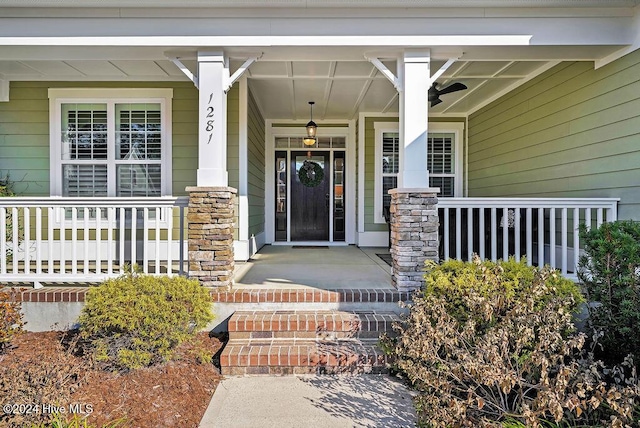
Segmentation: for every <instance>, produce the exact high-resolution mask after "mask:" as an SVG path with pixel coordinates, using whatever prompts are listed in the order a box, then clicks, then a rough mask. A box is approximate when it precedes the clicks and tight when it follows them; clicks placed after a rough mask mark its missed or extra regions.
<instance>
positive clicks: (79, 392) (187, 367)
mask: <svg viewBox="0 0 640 428" xmlns="http://www.w3.org/2000/svg"><path fill="white" fill-rule="evenodd" d="M195 340H196V341H198V342H200V346H206V348H207V349H208V350H210V351H211V352H212V353H216V352H218V351H219V350H220V348H221V347H222V343H221V342H220V341H219V340H218V339H216V338H210V337H208V335H207V334H206V333H199V334H198V335H197V337H196V339H195ZM13 345H14V347H13V349H9V350H8V351H6V352H5V353H4V354H2V355H0V396H2V395H5V394H7V393H8V395H14V394H15V391H16V389H17V388H20V389H23V390H25V391H28V393H26V394H24V393H23V394H22V395H14V398H15V397H16V396H17V397H23V398H18V399H23V400H31V401H32V402H33V403H34V404H49V403H53V402H55V401H58V404H59V405H62V406H65V407H67V408H68V406H69V405H76V406H77V405H78V404H79V405H82V406H83V407H82V408H84V409H85V412H83V413H82V414H81V415H82V416H86V418H87V421H88V423H89V425H92V426H98V427H101V426H103V425H105V424H109V423H113V422H114V421H122V422H121V424H120V425H118V426H123V427H150V428H151V427H154V428H156V427H177V426H179V427H197V426H198V424H199V423H200V420H201V419H202V415H203V414H204V411H205V410H206V408H207V406H208V405H209V401H210V400H211V396H212V395H213V392H214V391H215V388H216V386H217V385H218V383H219V381H220V379H221V377H220V374H219V370H218V369H217V368H216V367H215V366H214V365H213V364H212V363H205V364H202V363H199V362H197V358H196V356H195V352H194V348H196V345H195V344H194V343H190V344H185V345H183V346H181V347H180V349H179V350H178V352H177V353H176V358H174V360H172V361H171V362H169V363H166V364H163V365H159V366H154V367H149V368H144V369H139V370H134V371H131V372H128V373H124V374H118V373H111V372H106V371H103V370H100V369H99V368H96V367H94V366H93V365H92V364H90V362H89V361H88V359H87V358H85V357H81V356H77V355H73V354H72V353H71V352H69V351H68V350H67V349H66V346H65V338H64V334H63V333H62V332H44V333H30V332H27V333H24V334H22V335H20V336H18V337H17V338H15V339H14V341H13ZM40 365H41V366H42V367H40ZM27 372H28V373H29V374H28V375H27V376H24V378H23V377H22V376H21V373H27ZM30 383H31V384H32V385H29V384H30ZM34 383H35V384H36V385H33V384H34ZM23 386H24V388H23ZM6 400H7V397H3V398H0V404H2V405H5V404H7V403H5V401H6ZM38 400H40V401H43V402H42V403H38ZM61 400H64V401H68V403H65V402H61ZM16 404H21V403H16ZM88 406H90V407H91V408H92V410H93V411H92V412H90V413H89V412H87V411H86V409H88V408H89V407H88ZM76 408H77V407H76ZM3 418H4V419H3ZM43 418H44V415H43V414H42V413H40V415H36V417H35V420H34V419H33V418H31V419H29V417H25V418H7V416H6V415H4V414H3V413H0V426H22V425H23V424H25V423H31V422H39V421H42V420H44V419H43Z"/></svg>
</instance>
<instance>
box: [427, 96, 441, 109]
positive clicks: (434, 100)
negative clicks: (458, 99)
mask: <svg viewBox="0 0 640 428" xmlns="http://www.w3.org/2000/svg"><path fill="white" fill-rule="evenodd" d="M429 102H431V107H433V106H437V105H438V104H440V103H441V102H442V100H441V99H440V98H437V97H436V98H433V99H431V97H429Z"/></svg>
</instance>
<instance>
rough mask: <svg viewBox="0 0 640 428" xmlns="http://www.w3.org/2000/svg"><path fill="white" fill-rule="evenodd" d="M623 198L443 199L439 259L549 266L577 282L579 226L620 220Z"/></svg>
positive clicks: (441, 201)
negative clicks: (619, 206)
mask: <svg viewBox="0 0 640 428" xmlns="http://www.w3.org/2000/svg"><path fill="white" fill-rule="evenodd" d="M618 201H619V199H613V198H606V199H577V198H570V199H561V198H442V199H439V200H438V214H439V217H440V251H439V254H440V258H441V259H445V260H447V259H450V258H455V259H460V260H470V259H471V257H472V255H473V254H474V253H475V254H478V255H479V256H480V258H482V259H491V260H494V261H495V260H497V259H499V258H500V259H506V258H508V257H509V256H514V257H515V258H516V259H517V260H520V258H521V257H526V259H527V262H528V264H529V265H532V264H535V265H538V266H543V265H545V264H549V265H551V266H552V267H554V268H557V269H559V270H560V271H561V272H562V274H563V275H565V276H567V277H568V278H572V279H577V276H576V267H577V265H578V259H579V256H580V251H581V248H582V244H581V242H580V236H579V234H578V226H579V224H581V223H585V224H587V225H588V226H590V227H597V226H600V225H601V224H602V223H603V222H611V221H615V220H617V215H618V214H617V204H618Z"/></svg>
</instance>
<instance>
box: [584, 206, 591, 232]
mask: <svg viewBox="0 0 640 428" xmlns="http://www.w3.org/2000/svg"><path fill="white" fill-rule="evenodd" d="M584 211H585V213H584V224H585V225H586V226H587V230H591V208H587V209H585V210H584Z"/></svg>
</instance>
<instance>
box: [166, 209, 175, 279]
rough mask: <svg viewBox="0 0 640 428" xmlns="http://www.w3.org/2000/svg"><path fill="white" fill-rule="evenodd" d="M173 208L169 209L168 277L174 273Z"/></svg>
mask: <svg viewBox="0 0 640 428" xmlns="http://www.w3.org/2000/svg"><path fill="white" fill-rule="evenodd" d="M173 212H174V209H173V208H167V213H168V214H167V275H171V274H172V273H173V266H171V264H172V263H173V254H171V243H172V241H173Z"/></svg>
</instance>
